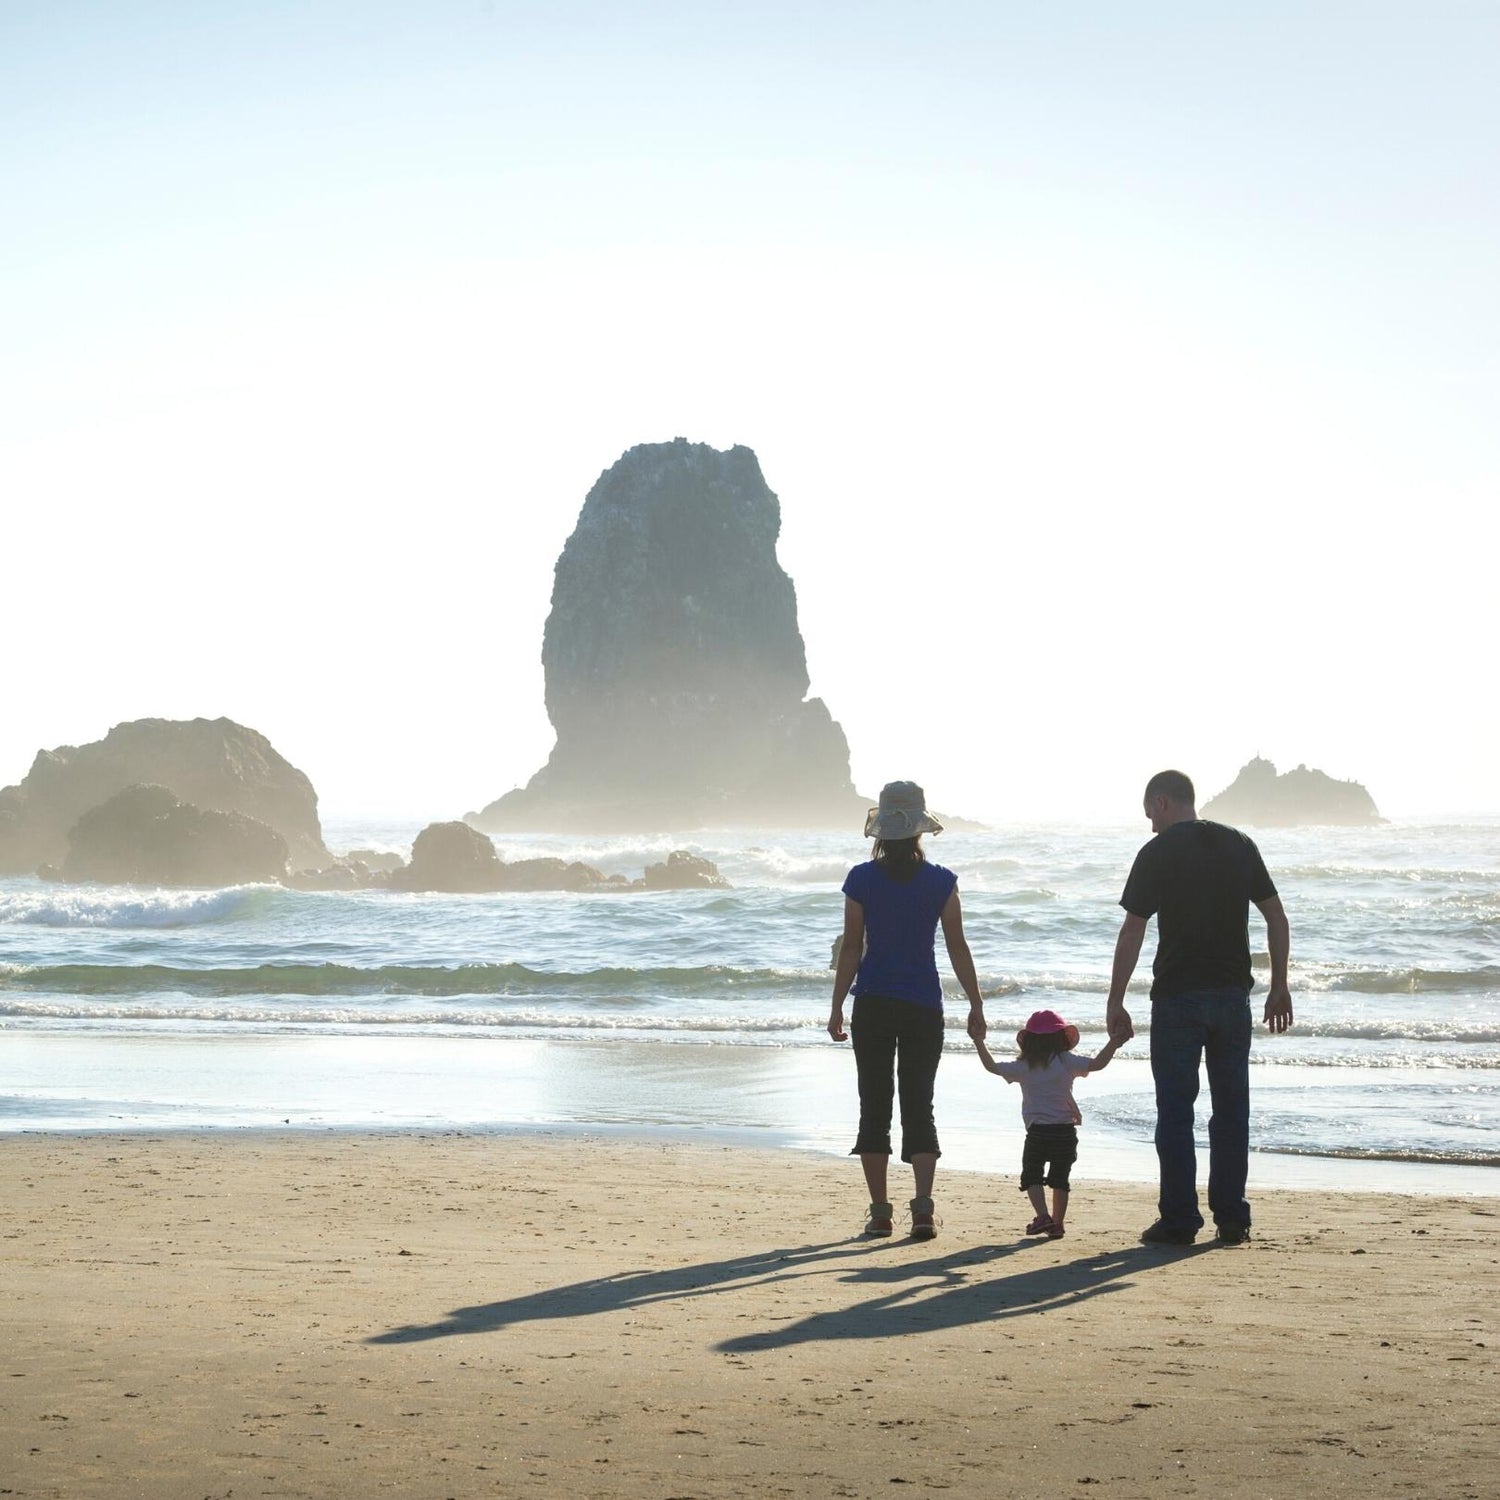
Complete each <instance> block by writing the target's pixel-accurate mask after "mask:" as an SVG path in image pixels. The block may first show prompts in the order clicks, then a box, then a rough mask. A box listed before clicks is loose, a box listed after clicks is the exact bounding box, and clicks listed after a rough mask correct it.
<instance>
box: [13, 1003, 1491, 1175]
mask: <svg viewBox="0 0 1500 1500" xmlns="http://www.w3.org/2000/svg"><path fill="white" fill-rule="evenodd" d="M4 1037H5V1041H6V1066H5V1071H4V1075H3V1077H0V1140H6V1139H9V1138H12V1137H15V1136H18V1135H27V1136H37V1135H47V1134H53V1135H57V1136H59V1137H61V1136H66V1135H70V1134H80V1135H82V1134H93V1133H99V1132H104V1133H111V1132H118V1131H120V1130H130V1131H133V1132H138V1133H144V1134H177V1133H188V1134H191V1133H194V1132H198V1131H203V1130H223V1131H226V1132H231V1133H240V1132H244V1131H251V1130H259V1129H264V1130H268V1131H273V1132H274V1131H281V1130H293V1129H305V1130H308V1131H310V1132H313V1133H315V1134H318V1135H331V1134H338V1133H341V1132H352V1133H370V1132H376V1133H378V1132H380V1131H385V1130H401V1131H440V1132H445V1131H456V1132H461V1133H485V1132H526V1133H533V1134H547V1133H553V1134H571V1135H577V1134H580V1133H587V1132H589V1131H596V1132H605V1133H609V1134H611V1135H616V1136H618V1137H619V1138H621V1139H625V1138H629V1137H632V1136H635V1137H639V1138H640V1139H642V1140H644V1141H647V1142H649V1141H652V1140H660V1139H674V1140H679V1139H680V1140H686V1141H694V1140H696V1141H705V1142H709V1143H722V1144H726V1145H733V1146H736V1147H738V1148H742V1149H752V1150H756V1149H773V1150H794V1151H809V1152H812V1153H814V1154H816V1155H820V1156H825V1157H826V1156H837V1157H843V1156H844V1155H845V1154H846V1153H847V1151H848V1149H849V1146H850V1145H851V1144H852V1141H853V1134H854V1117H855V1113H856V1101H855V1086H854V1074H853V1067H852V1059H851V1058H850V1056H849V1055H848V1052H847V1049H840V1048H836V1047H834V1046H833V1045H832V1044H828V1045H827V1046H820V1047H793V1048H774V1047H765V1048H762V1047H714V1046H708V1045H694V1044H683V1043H652V1042H639V1041H628V1042H627V1041H608V1042H603V1041H596V1040H591V1039H583V1038H577V1039H568V1040H566V1041H558V1040H552V1039H548V1040H545V1041H539V1040H527V1039H523V1038H510V1037H507V1038H486V1039H484V1040H482V1041H481V1040H474V1039H469V1038H448V1037H404V1038H399V1039H398V1038H393V1037H382V1036H348V1035H307V1034H296V1035H267V1034H259V1035H249V1036H225V1035H221V1034H212V1035H199V1036H187V1035H182V1034H168V1033H159V1032H158V1033H135V1034H129V1035H127V1034H123V1033H111V1034H98V1033H81V1032H74V1033H66V1032H51V1031H39V1030H25V1029H9V1030H7V1031H5V1032H4ZM1411 1076H1412V1077H1414V1078H1416V1079H1417V1080H1418V1082H1421V1083H1425V1082H1427V1081H1429V1080H1427V1079H1424V1078H1423V1077H1422V1075H1420V1074H1413V1075H1411ZM1401 1077H1402V1075H1400V1074H1398V1073H1396V1072H1395V1071H1394V1070H1390V1071H1387V1072H1386V1073H1384V1074H1380V1075H1371V1076H1370V1077H1364V1076H1363V1075H1359V1074H1357V1073H1355V1072H1354V1070H1348V1072H1347V1073H1346V1074H1345V1075H1344V1076H1343V1077H1342V1078H1339V1079H1335V1078H1332V1077H1330V1076H1329V1075H1328V1071H1327V1070H1323V1071H1321V1072H1319V1071H1317V1070H1306V1071H1305V1073H1304V1072H1301V1071H1298V1070H1295V1069H1292V1068H1289V1067H1284V1066H1278V1067H1276V1068H1265V1069H1258V1070H1256V1071H1255V1073H1254V1074H1253V1075H1252V1107H1253V1109H1255V1110H1256V1111H1257V1112H1259V1111H1265V1112H1267V1118H1274V1114H1275V1112H1276V1111H1278V1110H1281V1111H1283V1112H1284V1109H1285V1108H1286V1106H1284V1105H1283V1104H1282V1103H1281V1101H1282V1100H1285V1099H1292V1100H1293V1102H1294V1103H1295V1105H1296V1107H1298V1108H1310V1107H1315V1108H1317V1109H1318V1110H1320V1111H1321V1112H1322V1116H1321V1118H1323V1119H1324V1120H1327V1121H1329V1122H1330V1129H1331V1128H1332V1126H1333V1124H1336V1123H1341V1125H1342V1129H1343V1130H1344V1131H1345V1135H1346V1137H1348V1136H1350V1135H1352V1134H1353V1133H1354V1132H1355V1131H1356V1130H1357V1129H1358V1126H1359V1119H1358V1117H1349V1116H1348V1113H1347V1110H1345V1109H1344V1108H1343V1105H1342V1098H1343V1097H1344V1096H1343V1095H1342V1094H1341V1092H1340V1086H1341V1085H1342V1086H1343V1087H1345V1088H1348V1087H1357V1086H1361V1085H1369V1084H1378V1085H1380V1086H1381V1087H1386V1086H1388V1085H1390V1084H1391V1083H1393V1082H1400V1081H1401ZM1079 1097H1080V1103H1081V1105H1082V1108H1083V1111H1084V1122H1085V1123H1084V1128H1083V1131H1082V1133H1081V1143H1080V1156H1079V1163H1078V1167H1077V1172H1078V1174H1079V1175H1080V1176H1083V1177H1088V1178H1096V1179H1099V1180H1103V1181H1117V1182H1137V1183H1154V1181H1155V1179H1156V1157H1155V1151H1154V1148H1153V1146H1152V1143H1151V1116H1150V1078H1149V1068H1148V1066H1147V1064H1146V1062H1145V1060H1144V1058H1139V1057H1131V1056H1129V1055H1128V1054H1122V1055H1121V1056H1120V1057H1119V1058H1118V1059H1116V1061H1115V1063H1114V1064H1112V1065H1111V1067H1110V1069H1109V1070H1108V1071H1107V1072H1105V1073H1103V1074H1101V1075H1099V1076H1098V1077H1097V1078H1096V1079H1090V1080H1088V1081H1086V1083H1085V1085H1084V1086H1083V1087H1082V1088H1081V1089H1080V1090H1079ZM1309 1100H1311V1101H1313V1102H1312V1103H1311V1104H1309ZM1206 1114H1207V1099H1206V1096H1205V1098H1204V1099H1202V1100H1200V1104H1199V1117H1200V1118H1199V1123H1200V1130H1201V1128H1202V1126H1203V1124H1204V1122H1205V1120H1206ZM938 1128H939V1134H940V1138H941V1140H942V1144H943V1151H944V1156H943V1170H944V1172H945V1173H951V1172H960V1173H985V1172H991V1173H996V1174H999V1175H1001V1176H1005V1175H1006V1174H1010V1173H1014V1172H1015V1171H1016V1170H1017V1167H1018V1163H1019V1159H1020V1141H1021V1137H1022V1129H1021V1124H1020V1114H1019V1107H1018V1101H1017V1099H1016V1097H1015V1094H1014V1091H1013V1090H1008V1089H1006V1088H1005V1087H1004V1086H1003V1085H1001V1084H998V1083H997V1082H995V1081H994V1080H992V1079H991V1078H990V1076H989V1075H988V1074H986V1073H985V1072H984V1071H983V1069H981V1068H980V1067H978V1065H977V1064H976V1063H974V1062H973V1061H972V1060H971V1059H970V1058H968V1057H967V1056H966V1055H965V1054H964V1053H962V1052H959V1053H951V1054H945V1056H944V1061H943V1066H942V1068H941V1069H940V1071H939V1075H938ZM1253 1129H1254V1126H1253V1125H1252V1131H1253ZM1263 1138H1264V1137H1263ZM1254 1140H1255V1136H1254V1134H1252V1143H1253V1142H1254ZM1274 1140H1275V1138H1274V1137H1273V1138H1272V1141H1273V1143H1274ZM1330 1140H1333V1137H1331V1136H1330ZM1354 1144H1358V1142H1357V1141H1355V1142H1354ZM1202 1170H1206V1161H1205V1163H1204V1166H1203V1168H1202ZM1251 1188H1252V1192H1256V1191H1261V1190H1263V1189H1270V1188H1286V1189H1295V1190H1301V1191H1319V1192H1330V1191H1332V1192H1360V1191H1387V1192H1411V1193H1418V1194H1424V1195H1434V1196H1463V1197H1471V1196H1486V1195H1491V1194H1500V1168H1496V1167H1493V1166H1483V1165H1474V1164H1470V1163H1464V1162H1430V1161H1421V1160H1413V1159H1403V1160H1372V1159H1369V1158H1364V1157H1343V1156H1337V1155H1328V1154H1317V1155H1300V1154H1290V1153H1288V1152H1286V1151H1284V1150H1281V1149H1259V1150H1253V1151H1252V1155H1251Z"/></svg>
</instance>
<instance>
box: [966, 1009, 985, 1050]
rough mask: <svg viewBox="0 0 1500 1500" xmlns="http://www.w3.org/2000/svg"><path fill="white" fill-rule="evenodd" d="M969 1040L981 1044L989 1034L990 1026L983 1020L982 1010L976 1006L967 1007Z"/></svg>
mask: <svg viewBox="0 0 1500 1500" xmlns="http://www.w3.org/2000/svg"><path fill="white" fill-rule="evenodd" d="M968 1029H969V1040H970V1041H973V1042H982V1041H983V1040H984V1039H985V1037H987V1036H988V1035H989V1034H990V1024H989V1022H988V1021H986V1020H985V1018H984V1008H983V1007H982V1006H978V1005H971V1006H970V1007H969V1028H968Z"/></svg>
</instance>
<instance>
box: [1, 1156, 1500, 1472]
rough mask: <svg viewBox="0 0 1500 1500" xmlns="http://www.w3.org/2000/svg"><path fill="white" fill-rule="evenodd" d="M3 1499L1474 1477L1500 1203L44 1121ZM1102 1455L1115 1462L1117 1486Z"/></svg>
mask: <svg viewBox="0 0 1500 1500" xmlns="http://www.w3.org/2000/svg"><path fill="white" fill-rule="evenodd" d="M0 1161H3V1167H0V1172H3V1179H0V1184H3V1185H0V1203H3V1205H4V1207H3V1210H0V1214H3V1217H0V1233H3V1242H4V1256H5V1271H6V1274H5V1277H4V1283H3V1291H0V1300H3V1308H4V1313H3V1318H4V1326H3V1332H0V1349H3V1353H0V1494H3V1495H16V1496H27V1497H43V1496H49V1497H50V1496H58V1497H63V1496H65V1497H69V1500H74V1497H85V1496H152V1497H164V1500H169V1497H183V1500H187V1497H191V1500H204V1497H213V1500H228V1497H231V1496H232V1497H235V1500H244V1497H247V1496H262V1495H267V1496H352V1495H365V1494H373V1493H389V1494H394V1495H409V1496H419V1497H427V1496H433V1497H442V1496H459V1497H462V1496H471V1495H475V1496H478V1495H529V1494H539V1495H540V1494H567V1495H585V1496H641V1497H646V1496H652V1497H668V1496H683V1497H687V1496H692V1497H700V1496H702V1497H710V1496H740V1495H763V1494H773V1495H774V1494H780V1495H809V1496H812V1495H818V1496H822V1495H839V1496H877V1495H879V1496H889V1495H891V1494H893V1493H898V1492H900V1491H898V1490H897V1489H895V1488H893V1487H895V1486H903V1487H904V1486H910V1487H911V1488H910V1489H907V1490H906V1491H905V1492H906V1493H918V1492H926V1491H940V1490H941V1491H948V1492H950V1493H953V1494H955V1495H969V1494H972V1495H980V1494H984V1495H994V1494H1011V1495H1021V1496H1033V1495H1035V1496H1055V1495H1060V1494H1074V1493H1078V1494H1086V1493H1096V1494H1109V1495H1114V1496H1137V1495H1139V1496H1156V1495H1162V1494H1167V1495H1197V1494H1202V1495H1216V1496H1217V1495H1228V1496H1268V1497H1279V1496H1283V1495H1293V1494H1306V1493H1320V1494H1331V1495H1342V1494H1348V1495H1354V1494H1359V1495H1364V1494H1394V1495H1402V1494H1405V1495H1413V1496H1422V1497H1440V1496H1453V1497H1476V1500H1477V1497H1480V1496H1487V1495H1493V1494H1494V1493H1495V1492H1496V1490H1495V1486H1496V1460H1497V1453H1500V1414H1497V1413H1500V1402H1497V1396H1500V1391H1497V1385H1496V1381H1495V1353H1496V1347H1497V1337H1500V1336H1497V1330H1496V1326H1495V1325H1496V1310H1495V1309H1496V1293H1497V1291H1500V1270H1497V1267H1500V1200H1497V1199H1474V1198H1470V1199H1465V1200H1461V1201H1457V1202H1447V1201H1444V1200H1442V1199H1437V1198H1431V1197H1424V1198H1414V1197H1403V1196H1396V1195H1390V1194H1384V1195H1376V1194H1370V1195H1359V1194H1342V1195H1334V1196H1328V1195H1323V1194H1319V1193H1311V1192H1302V1193H1298V1192H1278V1193H1265V1194H1261V1195H1260V1196H1259V1197H1258V1198H1257V1199H1256V1209H1257V1222H1256V1230H1255V1238H1254V1240H1253V1241H1252V1243H1251V1244H1250V1245H1249V1246H1247V1247H1244V1248H1236V1249H1223V1248H1214V1247H1212V1245H1211V1243H1209V1242H1205V1243H1204V1244H1202V1245H1200V1246H1197V1247H1194V1248H1193V1249H1192V1250H1190V1251H1164V1250H1148V1249H1146V1248H1144V1247H1141V1246H1139V1245H1137V1244H1136V1243H1135V1239H1136V1235H1137V1234H1138V1232H1139V1230H1140V1228H1141V1227H1142V1226H1143V1225H1144V1224H1145V1223H1146V1222H1148V1221H1149V1219H1150V1218H1151V1217H1152V1197H1153V1194H1152V1192H1151V1191H1150V1189H1148V1188H1145V1187H1141V1186H1132V1185H1128V1184H1118V1183H1096V1182H1089V1181H1088V1180H1087V1179H1086V1178H1083V1179H1082V1180H1077V1181H1075V1193H1074V1197H1073V1207H1072V1210H1071V1215H1070V1217H1071V1220H1072V1223H1071V1225H1070V1229H1069V1233H1068V1236H1067V1238H1066V1239H1064V1240H1061V1241H1057V1242H1045V1241H1044V1242H1035V1241H1025V1240H1024V1239H1023V1238H1022V1237H1021V1236H1020V1234H1019V1230H1020V1228H1021V1226H1022V1224H1023V1223H1024V1217H1025V1215H1024V1211H1023V1204H1022V1200H1021V1196H1020V1194H1019V1193H1018V1192H1017V1191H1016V1190H1015V1187H1014V1183H1013V1181H1012V1180H1008V1179H1004V1178H993V1177H986V1176H983V1175H980V1174H951V1175H948V1176H946V1177H944V1176H940V1179H939V1189H940V1193H939V1213H940V1215H941V1219H942V1229H941V1232H940V1235H939V1238H938V1239H937V1240H936V1241H934V1242H932V1243H929V1244H918V1243H914V1242H912V1241H910V1240H908V1239H902V1238H900V1237H899V1236H898V1237H897V1238H895V1239H893V1240H890V1241H874V1242H867V1241H863V1240H861V1239H859V1238H858V1237H857V1231H858V1229H859V1227H860V1218H861V1212H862V1209H863V1201H864V1200H863V1197H862V1194H861V1189H860V1184H859V1180H858V1177H859V1174H858V1170H857V1167H856V1166H855V1164H854V1163H852V1162H846V1161H841V1160H838V1159H836V1158H828V1157H823V1156H817V1155H814V1154H811V1153H802V1152H794V1151H780V1152H756V1151H750V1150H745V1149H742V1148H738V1147H726V1146H714V1145H681V1144H665V1143H650V1142H642V1141H638V1140H619V1139H606V1138H600V1139H589V1138H584V1139H580V1138H578V1137H576V1136H569V1137H566V1138H563V1137H550V1136H546V1135H533V1134H451V1133H449V1134H436V1133H434V1134H387V1135H370V1134H357V1133H340V1134H328V1135H320V1134H311V1133H288V1134H284V1135H280V1134H272V1133H265V1132H221V1133H218V1134H204V1135H176V1134H169V1135H157V1136H150V1135H139V1134H132V1135H123V1136H103V1135H87V1136H63V1135H46V1134H36V1135H24V1136H12V1137H10V1138H8V1139H7V1140H6V1141H5V1142H4V1149H3V1152H0ZM1095 1486H1097V1488H1095Z"/></svg>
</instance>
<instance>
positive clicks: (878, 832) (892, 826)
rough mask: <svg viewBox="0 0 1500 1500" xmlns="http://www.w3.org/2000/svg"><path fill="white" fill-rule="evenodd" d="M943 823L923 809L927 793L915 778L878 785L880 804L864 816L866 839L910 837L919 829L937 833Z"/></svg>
mask: <svg viewBox="0 0 1500 1500" xmlns="http://www.w3.org/2000/svg"><path fill="white" fill-rule="evenodd" d="M942 831H943V825H942V824H941V823H939V822H938V820H937V819H936V818H935V817H933V816H932V814H931V813H930V812H928V811H927V794H926V793H925V792H924V791H923V790H922V788H921V787H919V786H918V785H917V784H916V782H915V781H888V782H886V784H885V785H884V786H883V787H881V789H880V806H879V807H872V808H871V809H870V815H869V817H867V818H866V819H865V837H866V838H867V839H914V838H916V836H917V835H918V834H919V833H941V832H942Z"/></svg>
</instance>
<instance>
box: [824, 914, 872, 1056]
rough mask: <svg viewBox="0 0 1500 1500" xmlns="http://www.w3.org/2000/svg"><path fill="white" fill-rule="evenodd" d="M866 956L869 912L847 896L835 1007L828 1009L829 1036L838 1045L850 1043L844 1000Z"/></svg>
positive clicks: (834, 985)
mask: <svg viewBox="0 0 1500 1500" xmlns="http://www.w3.org/2000/svg"><path fill="white" fill-rule="evenodd" d="M864 953H865V909H864V907H862V906H861V905H860V904H859V902H858V901H856V900H854V898H853V897H852V896H845V897H844V939H843V942H841V943H840V944H839V961H838V966H837V967H836V968H835V969H834V971H833V1004H832V1005H831V1006H829V1008H828V1035H829V1036H831V1037H832V1038H833V1039H834V1041H836V1042H842V1041H846V1040H847V1039H848V1033H847V1032H846V1031H845V1030H844V997H845V996H846V995H847V994H848V993H849V986H850V985H851V984H853V983H854V976H855V975H856V974H857V973H858V972H859V961H860V959H861V958H863V957H864Z"/></svg>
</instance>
